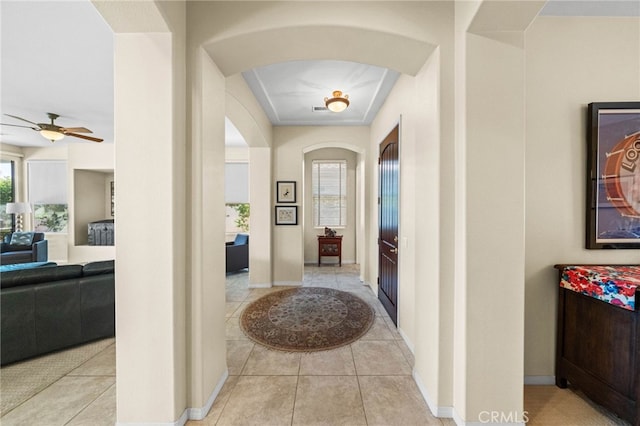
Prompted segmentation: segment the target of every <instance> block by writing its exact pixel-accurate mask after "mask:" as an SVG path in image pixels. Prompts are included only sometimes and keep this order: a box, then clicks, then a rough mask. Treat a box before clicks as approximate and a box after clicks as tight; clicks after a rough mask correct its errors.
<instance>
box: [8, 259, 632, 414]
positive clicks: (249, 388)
mask: <svg viewBox="0 0 640 426" xmlns="http://www.w3.org/2000/svg"><path fill="white" fill-rule="evenodd" d="M247 280H248V274H247V273H239V274H234V275H229V276H228V277H227V306H226V308H227V309H226V318H227V362H228V368H229V378H228V380H227V381H226V383H225V385H224V387H223V389H222V390H221V393H220V395H219V396H218V398H217V399H216V401H215V403H214V405H213V407H212V409H211V411H210V412H209V414H208V415H207V417H206V418H205V419H204V420H202V421H189V422H188V423H187V424H188V425H190V426H196V425H243V426H244V425H261V426H262V425H279V424H282V425H305V426H307V425H309V426H310V425H326V426H332V425H387V426H394V425H445V426H451V425H454V424H455V423H454V422H453V420H452V419H438V418H435V417H433V416H432V415H431V414H430V412H429V410H428V409H427V407H426V405H425V402H424V400H423V399H422V396H421V395H420V393H419V391H418V389H417V387H416V384H415V382H414V381H413V379H412V378H411V369H412V366H413V356H412V354H411V351H410V350H409V349H408V348H407V346H406V344H405V343H404V341H403V340H402V338H401V337H400V335H399V333H398V332H397V330H396V328H395V326H394V325H393V323H392V322H391V320H390V319H389V317H388V315H387V314H386V312H385V311H384V309H383V308H382V306H381V305H380V303H379V302H378V301H377V299H376V298H375V296H374V295H373V292H372V291H371V290H370V289H369V288H368V287H366V286H364V285H363V284H362V283H361V282H360V280H359V279H358V269H357V267H356V266H355V265H343V266H342V267H334V266H324V265H323V266H322V267H317V266H307V267H305V277H304V284H303V285H305V286H326V287H332V288H337V289H340V290H345V291H350V292H353V293H354V294H356V295H358V296H360V297H361V298H362V299H364V300H367V301H368V302H369V303H371V305H372V306H374V309H375V311H376V319H375V323H374V325H373V326H372V328H371V330H369V332H368V333H367V334H366V335H365V336H364V337H363V338H362V339H360V340H359V341H356V342H354V343H352V344H351V345H348V346H344V347H342V348H339V349H335V350H331V351H324V352H316V353H304V354H300V353H284V352H278V351H272V350H268V349H265V348H264V347H262V346H260V345H256V344H254V343H253V342H252V341H250V340H248V339H247V338H246V337H245V336H244V334H243V333H242V331H241V330H240V327H239V322H238V318H239V316H240V313H241V312H242V310H243V309H244V307H245V306H246V305H247V303H249V302H250V301H252V300H255V299H257V298H258V297H260V296H262V295H263V294H266V293H268V292H270V291H278V290H280V289H282V288H274V289H249V288H247V282H248V281H247ZM0 379H1V382H0V384H1V386H0V397H1V404H0V407H1V413H2V417H1V418H0V424H2V426H13V425H29V426H58V425H60V426H62V425H75V426H77V425H87V426H88V425H91V426H100V425H109V426H111V425H114V424H115V422H116V408H115V406H116V404H115V400H116V396H115V341H114V339H105V340H102V341H99V342H94V343H91V344H89V345H84V346H82V347H79V348H74V349H71V350H68V351H63V352H58V353H55V354H51V355H47V356H43V357H40V358H36V359H33V360H30V361H26V362H22V363H17V364H13V365H10V366H7V367H4V368H2V369H1V370H0ZM524 406H525V410H526V411H528V413H529V423H528V425H534V426H547V425H563V426H572V425H574V426H585V425H594V426H600V425H628V423H625V422H623V421H621V420H620V419H618V418H616V417H615V416H613V415H612V414H611V413H608V412H606V411H605V410H603V409H602V408H601V407H598V406H596V405H594V404H593V403H591V402H589V401H588V400H586V399H583V398H580V396H579V393H576V392H573V391H572V390H570V389H559V388H556V387H555V386H525V389H524Z"/></svg>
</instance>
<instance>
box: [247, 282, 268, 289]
mask: <svg viewBox="0 0 640 426" xmlns="http://www.w3.org/2000/svg"><path fill="white" fill-rule="evenodd" d="M249 288H271V283H253V284H249Z"/></svg>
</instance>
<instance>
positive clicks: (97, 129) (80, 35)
mask: <svg viewBox="0 0 640 426" xmlns="http://www.w3.org/2000/svg"><path fill="white" fill-rule="evenodd" d="M0 16H1V21H0V25H1V31H0V36H1V55H2V57H1V59H2V61H1V64H2V65H1V73H2V74H1V80H0V81H1V85H0V99H1V102H0V113H2V115H1V116H0V122H2V123H8V124H19V125H29V124H28V123H24V122H21V121H19V120H15V119H13V118H11V117H7V116H6V115H4V114H11V115H16V116H19V117H23V118H25V119H27V120H30V121H33V122H36V123H48V122H49V119H48V117H47V114H46V113H47V112H52V113H56V114H59V115H60V118H59V119H58V120H56V124H58V125H60V126H63V127H86V128H88V129H91V130H92V131H93V135H90V136H96V137H99V138H103V139H104V140H105V142H104V143H112V142H113V34H112V32H111V29H110V28H109V27H108V25H107V24H106V23H105V22H104V20H103V19H102V17H101V16H100V15H99V14H98V13H97V11H96V10H95V8H94V7H93V5H92V4H91V3H89V2H88V1H74V2H51V1H47V2H31V1H20V2H18V1H0ZM0 133H1V136H0V140H1V141H2V142H3V143H8V144H11V145H19V146H50V145H51V142H50V141H48V140H46V139H44V138H43V137H42V136H40V135H39V134H38V133H37V132H35V131H33V130H30V129H25V128H19V127H9V126H1V127H0ZM65 143H94V142H88V141H85V140H83V139H78V138H73V137H65V138H64V139H63V140H61V141H58V142H56V145H62V144H65Z"/></svg>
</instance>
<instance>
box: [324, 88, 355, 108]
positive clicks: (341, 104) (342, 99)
mask: <svg viewBox="0 0 640 426" xmlns="http://www.w3.org/2000/svg"><path fill="white" fill-rule="evenodd" d="M324 104H325V105H326V106H327V109H328V110H329V111H333V112H342V111H344V110H345V109H347V107H348V106H349V95H343V94H342V92H341V91H340V90H334V91H333V97H332V98H324Z"/></svg>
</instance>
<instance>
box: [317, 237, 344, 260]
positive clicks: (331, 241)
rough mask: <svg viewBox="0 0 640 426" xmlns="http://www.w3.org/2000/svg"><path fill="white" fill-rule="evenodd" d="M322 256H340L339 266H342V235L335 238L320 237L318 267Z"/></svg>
mask: <svg viewBox="0 0 640 426" xmlns="http://www.w3.org/2000/svg"><path fill="white" fill-rule="evenodd" d="M322 256H338V265H340V266H342V235H336V236H335V237H325V236H324V235H318V266H320V260H322Z"/></svg>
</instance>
